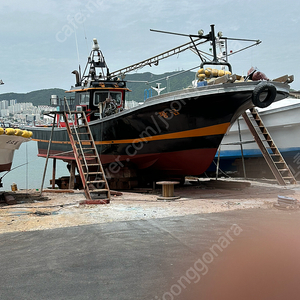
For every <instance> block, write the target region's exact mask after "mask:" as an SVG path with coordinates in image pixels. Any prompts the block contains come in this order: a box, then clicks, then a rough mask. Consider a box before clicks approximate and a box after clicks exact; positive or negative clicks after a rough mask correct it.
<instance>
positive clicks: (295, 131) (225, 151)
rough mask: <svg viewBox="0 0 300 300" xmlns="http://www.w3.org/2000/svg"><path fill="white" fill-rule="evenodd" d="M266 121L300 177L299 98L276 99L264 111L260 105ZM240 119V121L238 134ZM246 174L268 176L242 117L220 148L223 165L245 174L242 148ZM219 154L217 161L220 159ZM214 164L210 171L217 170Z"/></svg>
mask: <svg viewBox="0 0 300 300" xmlns="http://www.w3.org/2000/svg"><path fill="white" fill-rule="evenodd" d="M258 111H259V115H260V116H261V118H262V120H263V122H264V125H265V126H266V127H267V129H268V131H269V132H270V134H271V136H272V138H273V140H274V142H275V144H276V146H277V147H278V148H279V150H280V152H281V154H282V155H283V157H284V159H285V160H286V162H287V164H288V165H289V167H290V169H291V171H292V172H293V174H294V176H295V177H298V178H297V179H300V118H299V116H300V99H296V98H292V97H288V98H286V99H284V100H282V101H281V102H280V103H279V102H277V103H273V104H271V105H270V106H269V107H268V108H266V109H264V110H263V111H262V110H260V109H258ZM238 122H239V123H240V133H241V138H240V135H239V129H238ZM241 145H242V150H243V156H244V158H245V164H246V175H247V177H262V176H265V177H268V174H271V173H270V172H269V168H268V167H267V165H266V163H265V162H264V159H263V156H262V154H261V151H260V150H259V148H258V146H257V144H256V142H255V141H254V138H253V136H252V134H251V132H250V130H249V128H248V127H247V125H246V123H245V121H244V119H243V118H239V120H238V121H236V122H235V123H234V124H233V126H232V127H231V129H230V131H229V132H228V133H227V134H226V135H225V137H224V139H223V140H222V143H221V148H220V161H219V162H220V169H221V170H222V171H224V172H230V173H232V174H233V173H236V175H238V176H243V166H242V151H241ZM217 156H218V153H217V155H216V158H215V162H216V161H217ZM215 169H216V167H215V164H213V165H212V166H211V167H210V169H209V171H213V170H215Z"/></svg>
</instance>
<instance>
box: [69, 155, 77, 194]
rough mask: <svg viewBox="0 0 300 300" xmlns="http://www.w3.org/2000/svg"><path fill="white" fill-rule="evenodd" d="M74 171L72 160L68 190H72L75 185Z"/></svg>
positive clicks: (74, 164)
mask: <svg viewBox="0 0 300 300" xmlns="http://www.w3.org/2000/svg"><path fill="white" fill-rule="evenodd" d="M75 169H76V161H74V160H72V162H71V169H70V181H69V189H70V190H72V189H74V185H75Z"/></svg>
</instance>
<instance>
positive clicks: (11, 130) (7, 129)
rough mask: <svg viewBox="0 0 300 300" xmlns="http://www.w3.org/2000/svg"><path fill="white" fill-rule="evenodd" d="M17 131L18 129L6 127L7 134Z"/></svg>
mask: <svg viewBox="0 0 300 300" xmlns="http://www.w3.org/2000/svg"><path fill="white" fill-rule="evenodd" d="M15 132H16V130H15V129H13V128H6V129H5V134H7V135H14V134H15Z"/></svg>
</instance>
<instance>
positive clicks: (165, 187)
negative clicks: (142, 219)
mask: <svg viewBox="0 0 300 300" xmlns="http://www.w3.org/2000/svg"><path fill="white" fill-rule="evenodd" d="M156 184H159V185H162V196H161V197H158V198H157V199H158V200H175V199H179V198H180V197H175V196H174V184H179V181H159V182H156Z"/></svg>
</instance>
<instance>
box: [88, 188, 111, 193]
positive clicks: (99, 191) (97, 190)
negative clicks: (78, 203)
mask: <svg viewBox="0 0 300 300" xmlns="http://www.w3.org/2000/svg"><path fill="white" fill-rule="evenodd" d="M103 192H108V189H95V190H90V193H103Z"/></svg>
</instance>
